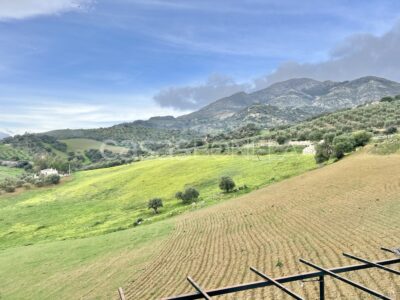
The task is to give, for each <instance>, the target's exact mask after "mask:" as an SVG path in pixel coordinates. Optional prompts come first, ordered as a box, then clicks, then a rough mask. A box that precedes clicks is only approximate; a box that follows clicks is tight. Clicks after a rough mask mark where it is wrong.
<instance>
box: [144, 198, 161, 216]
mask: <svg viewBox="0 0 400 300" xmlns="http://www.w3.org/2000/svg"><path fill="white" fill-rule="evenodd" d="M147 207H148V208H149V209H153V210H154V213H156V214H158V209H159V208H160V207H163V201H162V199H161V198H153V199H150V200H149V203H148V204H147Z"/></svg>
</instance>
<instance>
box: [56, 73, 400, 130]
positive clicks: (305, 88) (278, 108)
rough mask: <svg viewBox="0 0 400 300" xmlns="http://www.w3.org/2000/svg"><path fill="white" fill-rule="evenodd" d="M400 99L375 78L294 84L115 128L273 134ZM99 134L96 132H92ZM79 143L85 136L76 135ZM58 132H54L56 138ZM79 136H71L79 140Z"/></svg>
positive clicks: (397, 90) (398, 90) (392, 85)
mask: <svg viewBox="0 0 400 300" xmlns="http://www.w3.org/2000/svg"><path fill="white" fill-rule="evenodd" d="M398 94H400V83H398V82H395V81H391V80H388V79H385V78H380V77H375V76H365V77H360V78H357V79H354V80H350V81H341V82H336V81H331V80H326V81H318V80H315V79H311V78H293V79H289V80H285V81H281V82H276V83H274V84H271V85H270V86H268V87H266V88H264V89H261V90H258V91H254V92H251V93H246V92H243V91H242V92H238V93H235V94H232V95H231V96H228V97H224V98H221V99H218V100H216V101H214V102H212V103H210V104H208V105H207V106H205V107H202V108H201V109H199V110H197V111H194V112H192V113H189V114H186V115H182V116H179V117H176V118H175V117H173V116H155V117H152V118H150V119H148V120H136V121H133V122H127V123H123V124H119V125H114V126H113V127H118V126H120V127H121V128H122V127H123V128H124V129H126V128H129V127H132V128H152V129H154V130H157V129H162V130H165V129H167V130H190V131H193V132H199V133H209V132H212V131H221V130H226V129H233V128H237V127H241V126H243V125H245V124H246V123H255V124H256V125H259V126H260V127H264V128H268V127H274V126H278V125H286V124H293V123H296V122H300V121H303V120H305V119H308V118H310V117H314V116H317V115H319V114H323V113H328V112H333V111H336V110H339V109H344V108H352V107H356V106H359V105H362V104H365V103H368V102H373V101H378V100H379V99H380V98H382V97H384V96H394V95H398ZM92 130H96V129H92ZM75 131H76V132H77V134H78V133H79V137H81V135H82V134H84V131H83V130H79V129H78V130H75ZM55 132H56V131H51V132H49V133H50V134H51V135H54V134H55ZM73 133H74V130H71V131H70V136H72V137H74V134H73Z"/></svg>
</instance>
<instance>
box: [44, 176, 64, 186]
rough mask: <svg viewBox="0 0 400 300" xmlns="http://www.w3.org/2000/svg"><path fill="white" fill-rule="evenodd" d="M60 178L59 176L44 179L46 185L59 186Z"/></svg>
mask: <svg viewBox="0 0 400 300" xmlns="http://www.w3.org/2000/svg"><path fill="white" fill-rule="evenodd" d="M60 179H61V177H60V176H59V175H56V174H54V175H49V176H47V177H46V178H45V183H46V184H59V183H60Z"/></svg>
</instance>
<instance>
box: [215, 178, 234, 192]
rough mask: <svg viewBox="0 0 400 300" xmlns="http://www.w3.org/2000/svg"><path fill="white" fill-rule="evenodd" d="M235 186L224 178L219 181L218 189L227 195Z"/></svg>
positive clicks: (230, 179)
mask: <svg viewBox="0 0 400 300" xmlns="http://www.w3.org/2000/svg"><path fill="white" fill-rule="evenodd" d="M235 186H236V184H235V182H234V181H233V179H232V178H230V177H228V176H224V177H222V178H221V179H220V181H219V188H220V189H221V190H223V191H224V192H226V193H229V192H230V191H232V190H233V189H234V188H235Z"/></svg>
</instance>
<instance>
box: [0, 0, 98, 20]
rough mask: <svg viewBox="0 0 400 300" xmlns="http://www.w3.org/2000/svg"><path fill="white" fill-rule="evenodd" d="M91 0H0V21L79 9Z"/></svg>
mask: <svg viewBox="0 0 400 300" xmlns="http://www.w3.org/2000/svg"><path fill="white" fill-rule="evenodd" d="M91 2H92V1H91V0H0V21H4V20H20V19H25V18H32V17H36V16H41V15H54V14H59V13H63V12H68V11H73V10H81V9H84V8H86V7H87V6H88V5H90V3H91Z"/></svg>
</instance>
